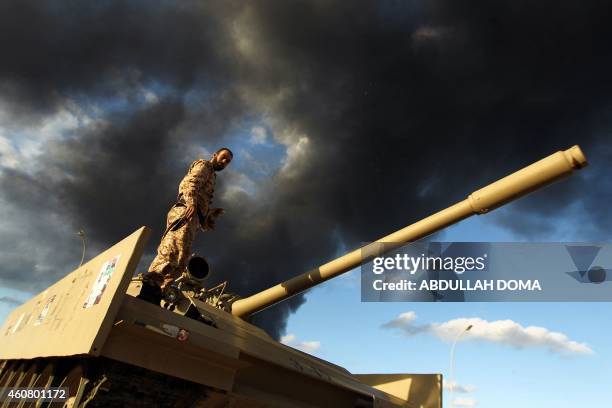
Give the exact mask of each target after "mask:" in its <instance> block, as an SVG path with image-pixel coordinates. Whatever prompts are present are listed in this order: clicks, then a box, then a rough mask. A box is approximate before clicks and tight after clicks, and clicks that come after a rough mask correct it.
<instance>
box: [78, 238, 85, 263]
mask: <svg viewBox="0 0 612 408" xmlns="http://www.w3.org/2000/svg"><path fill="white" fill-rule="evenodd" d="M77 235H78V236H79V237H81V241H82V242H83V254H82V255H81V262H80V263H79V268H80V267H81V265H83V260H84V259H85V231H84V230H83V229H80V230H79V232H77Z"/></svg>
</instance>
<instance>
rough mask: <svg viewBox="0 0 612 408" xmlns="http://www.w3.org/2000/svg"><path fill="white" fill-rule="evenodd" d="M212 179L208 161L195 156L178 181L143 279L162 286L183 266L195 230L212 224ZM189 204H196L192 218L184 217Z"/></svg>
mask: <svg viewBox="0 0 612 408" xmlns="http://www.w3.org/2000/svg"><path fill="white" fill-rule="evenodd" d="M215 179H216V174H215V170H214V169H213V165H212V163H211V162H210V161H208V160H196V161H194V162H193V163H192V164H191V166H190V167H189V171H188V172H187V175H186V176H185V177H184V178H183V180H182V181H181V183H180V184H179V192H178V197H177V202H176V204H174V205H173V206H172V208H171V209H170V211H169V212H168V218H167V221H166V231H165V232H164V235H163V236H162V240H161V243H160V244H159V247H158V248H157V256H156V257H155V259H154V260H153V262H152V263H151V266H149V273H147V274H146V276H145V278H146V279H151V280H152V281H154V282H156V283H157V284H158V285H161V286H162V287H163V286H165V285H167V284H168V283H170V282H172V281H173V280H174V279H176V278H178V277H179V276H180V275H181V273H182V272H183V271H184V270H185V267H186V265H187V261H188V259H189V256H190V252H191V244H192V242H193V239H194V238H195V236H196V233H197V232H198V230H199V229H200V228H202V229H203V230H204V231H206V230H209V229H212V228H213V227H214V218H215V216H216V214H215V211H214V209H211V208H209V206H210V203H211V201H212V198H213V194H214V190H215ZM189 205H193V206H194V207H195V208H196V213H195V214H194V216H193V217H192V218H191V220H187V219H186V218H185V217H184V214H185V211H186V210H187V207H188V206H189Z"/></svg>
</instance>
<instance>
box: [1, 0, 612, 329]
mask: <svg viewBox="0 0 612 408" xmlns="http://www.w3.org/2000/svg"><path fill="white" fill-rule="evenodd" d="M611 9H612V5H610V4H609V3H608V2H604V1H590V2H570V1H561V2H559V1H555V2H553V1H538V2H528V1H501V2H487V1H462V2H456V1H451V0H448V1H433V2H431V1H392V0H389V1H369V2H366V1H353V2H345V1H336V2H319V1H293V2H285V1H280V0H279V1H266V2H263V1H262V2H246V3H244V2H231V1H213V2H197V1H192V2H181V3H173V2H165V1H160V2H150V1H135V2H123V1H101V2H95V3H83V2H76V1H64V2H61V3H59V2H46V3H43V2H35V1H5V2H2V4H1V5H0V34H1V35H0V52H1V53H2V57H1V58H0V96H1V100H2V105H0V108H1V110H2V112H3V116H0V120H1V121H2V122H1V123H0V125H2V126H3V128H7V129H8V128H10V129H12V130H13V131H16V132H17V133H19V131H20V130H24V129H27V128H28V127H31V126H34V125H36V124H40V123H43V122H44V121H45V119H46V118H49V117H52V116H53V115H57V113H58V112H60V111H61V110H62V109H63V108H64V107H65V106H66V104H67V103H68V102H67V101H70V103H72V104H76V106H77V107H78V108H79V109H84V110H87V111H88V112H89V111H90V110H91V107H92V106H97V107H99V108H100V107H101V108H100V109H101V113H100V112H98V113H96V115H98V116H97V117H98V119H99V120H98V121H96V123H95V124H93V125H90V126H83V127H79V128H77V129H76V130H73V131H69V132H67V133H66V134H64V135H57V137H51V138H49V139H48V140H44V141H43V148H42V149H41V150H40V151H39V152H37V153H35V154H31V155H29V156H27V157H28V160H30V161H31V162H26V163H20V166H12V167H10V166H7V167H5V168H4V169H3V170H2V174H1V176H0V185H1V190H0V191H1V195H0V198H1V199H2V204H3V206H4V207H6V208H7V211H9V210H10V212H11V214H13V217H12V218H11V220H12V221H11V222H9V221H6V220H5V221H3V223H4V225H3V224H0V225H3V229H2V230H3V231H4V232H3V236H2V237H0V239H1V240H2V244H3V249H2V250H1V257H2V261H3V266H2V269H1V271H2V275H1V278H2V283H3V285H7V286H11V287H17V288H22V289H28V290H39V289H43V288H44V287H46V286H47V285H48V284H49V283H50V282H52V281H54V280H55V279H57V278H58V277H59V276H61V275H63V274H64V273H66V272H67V271H69V270H72V269H73V268H74V263H75V262H77V263H78V259H79V258H80V253H79V250H78V249H79V241H78V237H76V236H73V237H71V238H63V237H67V236H68V233H69V232H70V231H76V230H78V229H80V228H84V229H85V231H86V233H87V235H88V237H89V239H90V241H91V242H90V243H91V246H92V249H91V255H94V254H95V251H94V249H102V248H104V247H106V246H108V245H111V244H112V243H114V242H116V241H118V240H120V239H121V238H122V237H124V236H126V235H128V234H129V233H130V232H132V231H133V230H134V229H136V228H137V227H138V226H140V225H149V226H151V227H153V229H154V233H153V237H154V238H153V240H152V241H155V242H151V243H150V245H149V248H148V253H147V257H146V259H147V260H150V258H151V255H152V253H153V250H154V248H155V245H156V244H157V242H156V241H157V239H158V237H159V236H160V235H161V231H162V228H163V220H164V217H165V211H166V210H167V208H168V206H169V205H170V204H171V202H172V200H173V196H174V194H175V192H176V185H177V183H178V181H179V180H180V178H181V176H182V175H183V174H184V171H185V170H186V167H187V166H188V164H189V160H191V159H194V158H196V157H197V155H198V152H199V151H198V150H197V147H198V146H199V147H205V148H206V149H208V150H209V151H211V150H214V149H215V148H216V147H218V145H219V144H222V143H224V140H225V138H226V137H227V135H228V134H230V133H231V132H232V131H233V130H235V129H236V127H237V126H240V123H242V121H244V120H245V119H248V118H252V117H266V118H269V120H270V122H271V123H273V124H274V127H275V129H276V130H277V131H279V132H280V130H281V129H290V130H291V132H289V133H287V135H289V136H287V135H285V136H282V135H280V133H279V134H277V135H276V136H277V140H278V141H279V142H280V143H283V144H286V145H287V146H288V150H291V149H292V148H295V146H296V145H297V144H298V143H299V141H300V137H302V136H299V135H303V137H302V142H303V145H301V147H302V148H303V150H299V149H297V150H296V151H298V153H299V152H302V153H300V154H302V156H300V157H301V160H296V161H295V162H293V163H292V166H291V167H290V168H284V169H283V170H279V171H278V172H277V173H276V174H273V175H272V176H271V177H270V179H269V180H267V181H265V182H262V183H260V185H259V186H258V189H257V193H256V194H255V195H249V194H247V193H244V192H243V193H240V192H235V193H233V194H232V195H228V194H226V195H223V192H227V191H229V189H230V188H231V186H232V183H233V182H235V181H236V180H237V177H238V175H237V174H236V173H235V172H234V173H232V172H231V168H230V169H229V170H227V171H225V172H223V173H221V174H220V175H219V187H218V192H217V194H216V197H217V198H216V201H215V204H217V205H220V206H223V207H225V208H226V210H227V213H226V215H225V216H224V218H223V219H221V220H220V221H219V226H218V229H217V231H216V232H214V233H212V234H204V235H202V236H201V237H200V239H199V243H198V246H197V249H199V250H200V251H201V252H202V253H204V254H206V255H208V256H210V258H211V260H212V261H213V265H214V266H213V267H214V270H215V271H218V274H219V275H222V276H220V278H223V279H228V280H229V281H230V285H231V288H232V290H234V291H236V292H239V293H242V294H244V295H248V294H251V293H254V292H255V291H258V290H261V289H264V288H266V287H268V286H270V285H272V284H275V283H278V282H279V281H282V280H284V279H286V278H288V277H291V276H293V275H295V274H297V273H301V272H303V271H306V270H308V269H310V268H312V267H315V266H317V265H319V264H321V263H322V262H324V261H325V260H328V259H331V258H332V257H333V255H334V254H335V252H336V250H337V249H338V245H339V243H342V244H344V245H346V246H348V247H354V246H355V245H357V244H358V243H359V242H361V241H366V240H371V239H375V238H378V237H380V236H382V235H384V234H386V233H388V232H391V231H393V230H395V229H397V228H399V227H402V226H404V225H406V224H408V223H410V222H412V221H416V220H418V219H419V218H421V217H423V216H425V215H427V214H429V213H430V212H433V211H436V210H438V209H441V208H443V207H445V206H447V205H449V204H451V203H453V202H455V201H457V200H459V199H462V198H464V196H465V195H467V194H469V193H470V192H471V190H473V189H476V188H478V187H480V186H482V185H484V184H486V183H488V182H491V181H494V180H495V179H496V178H499V177H501V176H504V175H506V174H507V173H509V172H511V171H514V170H516V169H518V168H520V167H521V166H524V165H526V164H529V163H531V162H533V161H535V160H537V159H539V158H541V157H543V156H545V155H548V154H550V153H552V152H554V151H557V150H559V149H565V148H568V147H570V146H571V145H573V144H580V145H581V146H582V148H583V149H584V151H585V152H586V154H587V156H588V157H589V158H590V159H591V161H592V166H591V167H589V168H587V170H585V171H584V172H583V174H580V175H578V176H576V177H574V178H572V179H571V180H569V181H566V182H564V183H562V184H558V185H556V186H554V187H551V188H549V189H547V191H546V192H542V193H538V194H535V195H533V196H532V197H529V198H526V199H524V200H522V201H521V202H519V203H517V204H513V205H511V206H510V207H508V208H507V209H505V210H503V211H501V212H500V213H499V214H497V215H495V214H492V215H491V216H490V218H491V219H492V220H494V221H495V222H498V223H500V224H501V225H503V226H506V227H507V228H510V229H511V230H512V231H513V232H515V233H516V234H518V235H519V236H522V237H524V238H527V239H534V240H535V239H539V240H546V238H547V237H548V236H552V235H554V234H555V232H556V231H558V229H559V228H560V227H559V226H560V225H562V224H571V225H575V226H576V227H575V229H576V239H587V240H605V239H607V237H608V233H607V231H608V229H609V226H610V221H611V218H610V212H609V211H607V208H606V205H607V204H606V203H607V202H609V201H610V198H611V195H612V189H611V188H610V184H609V183H610V182H609V181H607V180H608V179H609V177H607V176H608V175H609V174H610V164H609V163H610V159H611V157H612V151H611V149H610V131H611V129H612V123H611V119H612V118H611V116H610V109H611V108H610V107H611V102H612V97H611V95H612V80H611V79H610V78H612V77H611V76H610V72H612V47H611V45H610V44H612V26H611V25H610V24H609V22H608V21H607V20H606V16H608V15H610V14H611V11H612V10H611ZM143 87H149V88H153V89H155V90H156V97H155V98H153V99H150V100H146V98H144V97H143V95H142V89H143ZM117 101H119V103H118V102H117ZM96 112H97V111H96ZM83 129H84V130H83ZM24 131H25V130H24ZM291 135H293V136H291ZM296 135H298V136H296ZM60 136H61V137H60ZM298 156H299V155H298ZM7 157H8V156H7ZM236 159H237V160H240V157H239V156H238V157H236ZM220 197H231V199H229V198H228V199H227V200H226V201H223V200H222V199H221V198H220ZM58 225H61V227H62V228H61V229H58ZM43 244H44V245H43ZM145 267H146V265H141V268H145ZM303 301H304V300H303V297H301V296H298V297H295V298H293V299H292V300H291V301H289V302H285V303H282V304H280V305H278V306H276V307H274V308H271V309H269V310H267V311H265V312H263V313H261V314H260V315H259V316H258V317H257V320H258V322H259V324H261V325H262V326H263V327H265V328H266V329H267V330H268V331H269V332H270V333H271V334H272V335H274V336H276V337H278V336H279V335H280V333H282V331H283V329H284V327H285V322H286V318H287V316H288V315H289V313H291V312H292V311H294V310H295V309H296V308H297V307H299V305H300V304H301V303H302V302H303Z"/></svg>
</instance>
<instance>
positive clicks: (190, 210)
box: [185, 204, 195, 221]
mask: <svg viewBox="0 0 612 408" xmlns="http://www.w3.org/2000/svg"><path fill="white" fill-rule="evenodd" d="M194 214H195V205H193V204H192V205H188V206H187V209H186V210H185V219H187V220H189V221H191V219H192V218H193V216H194Z"/></svg>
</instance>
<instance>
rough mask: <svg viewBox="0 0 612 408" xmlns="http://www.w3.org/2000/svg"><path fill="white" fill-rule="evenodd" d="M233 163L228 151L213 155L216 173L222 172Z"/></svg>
mask: <svg viewBox="0 0 612 408" xmlns="http://www.w3.org/2000/svg"><path fill="white" fill-rule="evenodd" d="M231 161H232V156H231V155H230V153H229V152H228V151H227V150H221V151H220V152H218V153H215V154H214V155H213V159H212V164H213V168H214V169H215V171H221V170H223V169H224V168H226V167H227V165H228V164H230V162H231Z"/></svg>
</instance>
